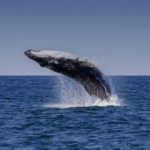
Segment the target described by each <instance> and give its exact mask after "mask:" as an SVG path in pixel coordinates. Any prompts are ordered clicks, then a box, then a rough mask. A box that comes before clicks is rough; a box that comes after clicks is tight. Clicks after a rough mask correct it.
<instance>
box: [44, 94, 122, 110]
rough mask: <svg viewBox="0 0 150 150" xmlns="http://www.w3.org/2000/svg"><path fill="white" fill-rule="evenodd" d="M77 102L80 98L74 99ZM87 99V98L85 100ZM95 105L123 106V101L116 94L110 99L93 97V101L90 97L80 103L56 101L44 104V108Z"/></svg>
mask: <svg viewBox="0 0 150 150" xmlns="http://www.w3.org/2000/svg"><path fill="white" fill-rule="evenodd" d="M74 101H75V102H77V101H78V100H74ZM85 101H86V100H85ZM93 106H99V107H107V106H121V103H120V101H119V99H118V97H117V96H116V95H112V96H111V98H110V101H105V100H103V101H101V100H100V99H95V101H93V99H92V98H91V101H90V100H89V99H88V100H87V103H84V104H79V103H73V104H71V103H55V104H45V105H43V107H44V108H70V107H93Z"/></svg>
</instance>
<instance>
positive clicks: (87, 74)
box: [25, 49, 111, 101]
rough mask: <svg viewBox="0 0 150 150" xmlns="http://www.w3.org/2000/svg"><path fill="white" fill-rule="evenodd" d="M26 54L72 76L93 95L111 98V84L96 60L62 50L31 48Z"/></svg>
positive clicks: (44, 65) (41, 63)
mask: <svg viewBox="0 0 150 150" xmlns="http://www.w3.org/2000/svg"><path fill="white" fill-rule="evenodd" d="M25 55H26V56H27V57H29V58H30V59H32V60H34V61H36V62H37V63H38V64H39V65H40V66H42V67H45V68H48V69H51V70H53V71H55V72H57V73H61V74H63V75H65V76H68V77H70V78H72V79H73V80H75V81H76V82H78V83H79V84H80V85H82V86H83V87H84V88H85V90H86V91H87V92H88V93H89V94H90V95H91V96H95V97H97V98H100V99H101V100H107V101H109V100H110V96H111V89H110V86H109V84H108V82H107V81H106V80H105V77H104V74H103V73H102V72H101V71H100V70H99V69H98V67H97V66H96V64H95V63H94V62H92V61H89V60H87V59H81V58H79V57H78V56H74V55H72V54H69V53H66V52H60V51H49V50H44V51H41V50H32V49H29V50H26V51H25Z"/></svg>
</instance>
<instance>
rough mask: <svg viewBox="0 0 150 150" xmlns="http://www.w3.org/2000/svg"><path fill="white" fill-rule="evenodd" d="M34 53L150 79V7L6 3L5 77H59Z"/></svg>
mask: <svg viewBox="0 0 150 150" xmlns="http://www.w3.org/2000/svg"><path fill="white" fill-rule="evenodd" d="M29 48H32V49H41V50H59V51H65V52H69V53H73V54H75V55H78V56H80V57H83V58H88V59H90V60H93V61H96V63H97V64H98V66H99V68H100V69H101V70H102V71H103V72H104V73H105V74H107V75H150V67H149V66H150V1H149V0H0V75H54V74H55V73H54V72H52V71H50V70H48V69H46V68H41V67H40V66H39V65H38V64H36V63H35V62H33V61H32V60H30V59H28V58H27V57H26V56H25V55H24V51H25V50H27V49H29Z"/></svg>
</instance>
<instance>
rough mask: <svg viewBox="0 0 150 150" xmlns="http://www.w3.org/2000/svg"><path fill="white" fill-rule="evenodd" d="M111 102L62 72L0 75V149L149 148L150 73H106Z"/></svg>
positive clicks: (97, 149) (100, 149) (129, 149)
mask: <svg viewBox="0 0 150 150" xmlns="http://www.w3.org/2000/svg"><path fill="white" fill-rule="evenodd" d="M109 80H110V83H111V86H112V89H113V93H114V94H113V96H112V99H111V102H104V101H103V102H101V101H100V100H98V99H96V98H92V97H90V96H89V95H88V94H87V93H86V92H85V90H84V89H83V88H82V87H81V86H79V85H78V84H77V83H76V82H74V81H72V80H70V79H68V78H66V77H63V76H1V77H0V150H150V77H149V76H113V77H109Z"/></svg>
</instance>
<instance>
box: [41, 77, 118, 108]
mask: <svg viewBox="0 0 150 150" xmlns="http://www.w3.org/2000/svg"><path fill="white" fill-rule="evenodd" d="M111 86H112V85H111ZM55 92H56V95H57V97H58V100H57V102H56V103H49V104H44V105H43V107H45V108H51V107H56V108H68V107H90V106H120V103H119V99H118V97H117V95H115V94H114V95H112V96H111V97H110V101H105V100H103V101H101V100H100V99H98V98H96V97H92V96H90V95H89V94H88V93H87V92H86V91H85V89H84V88H83V87H82V86H80V85H79V84H78V83H77V82H75V81H73V80H71V79H69V78H67V77H65V76H58V77H57V81H56V82H55Z"/></svg>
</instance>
